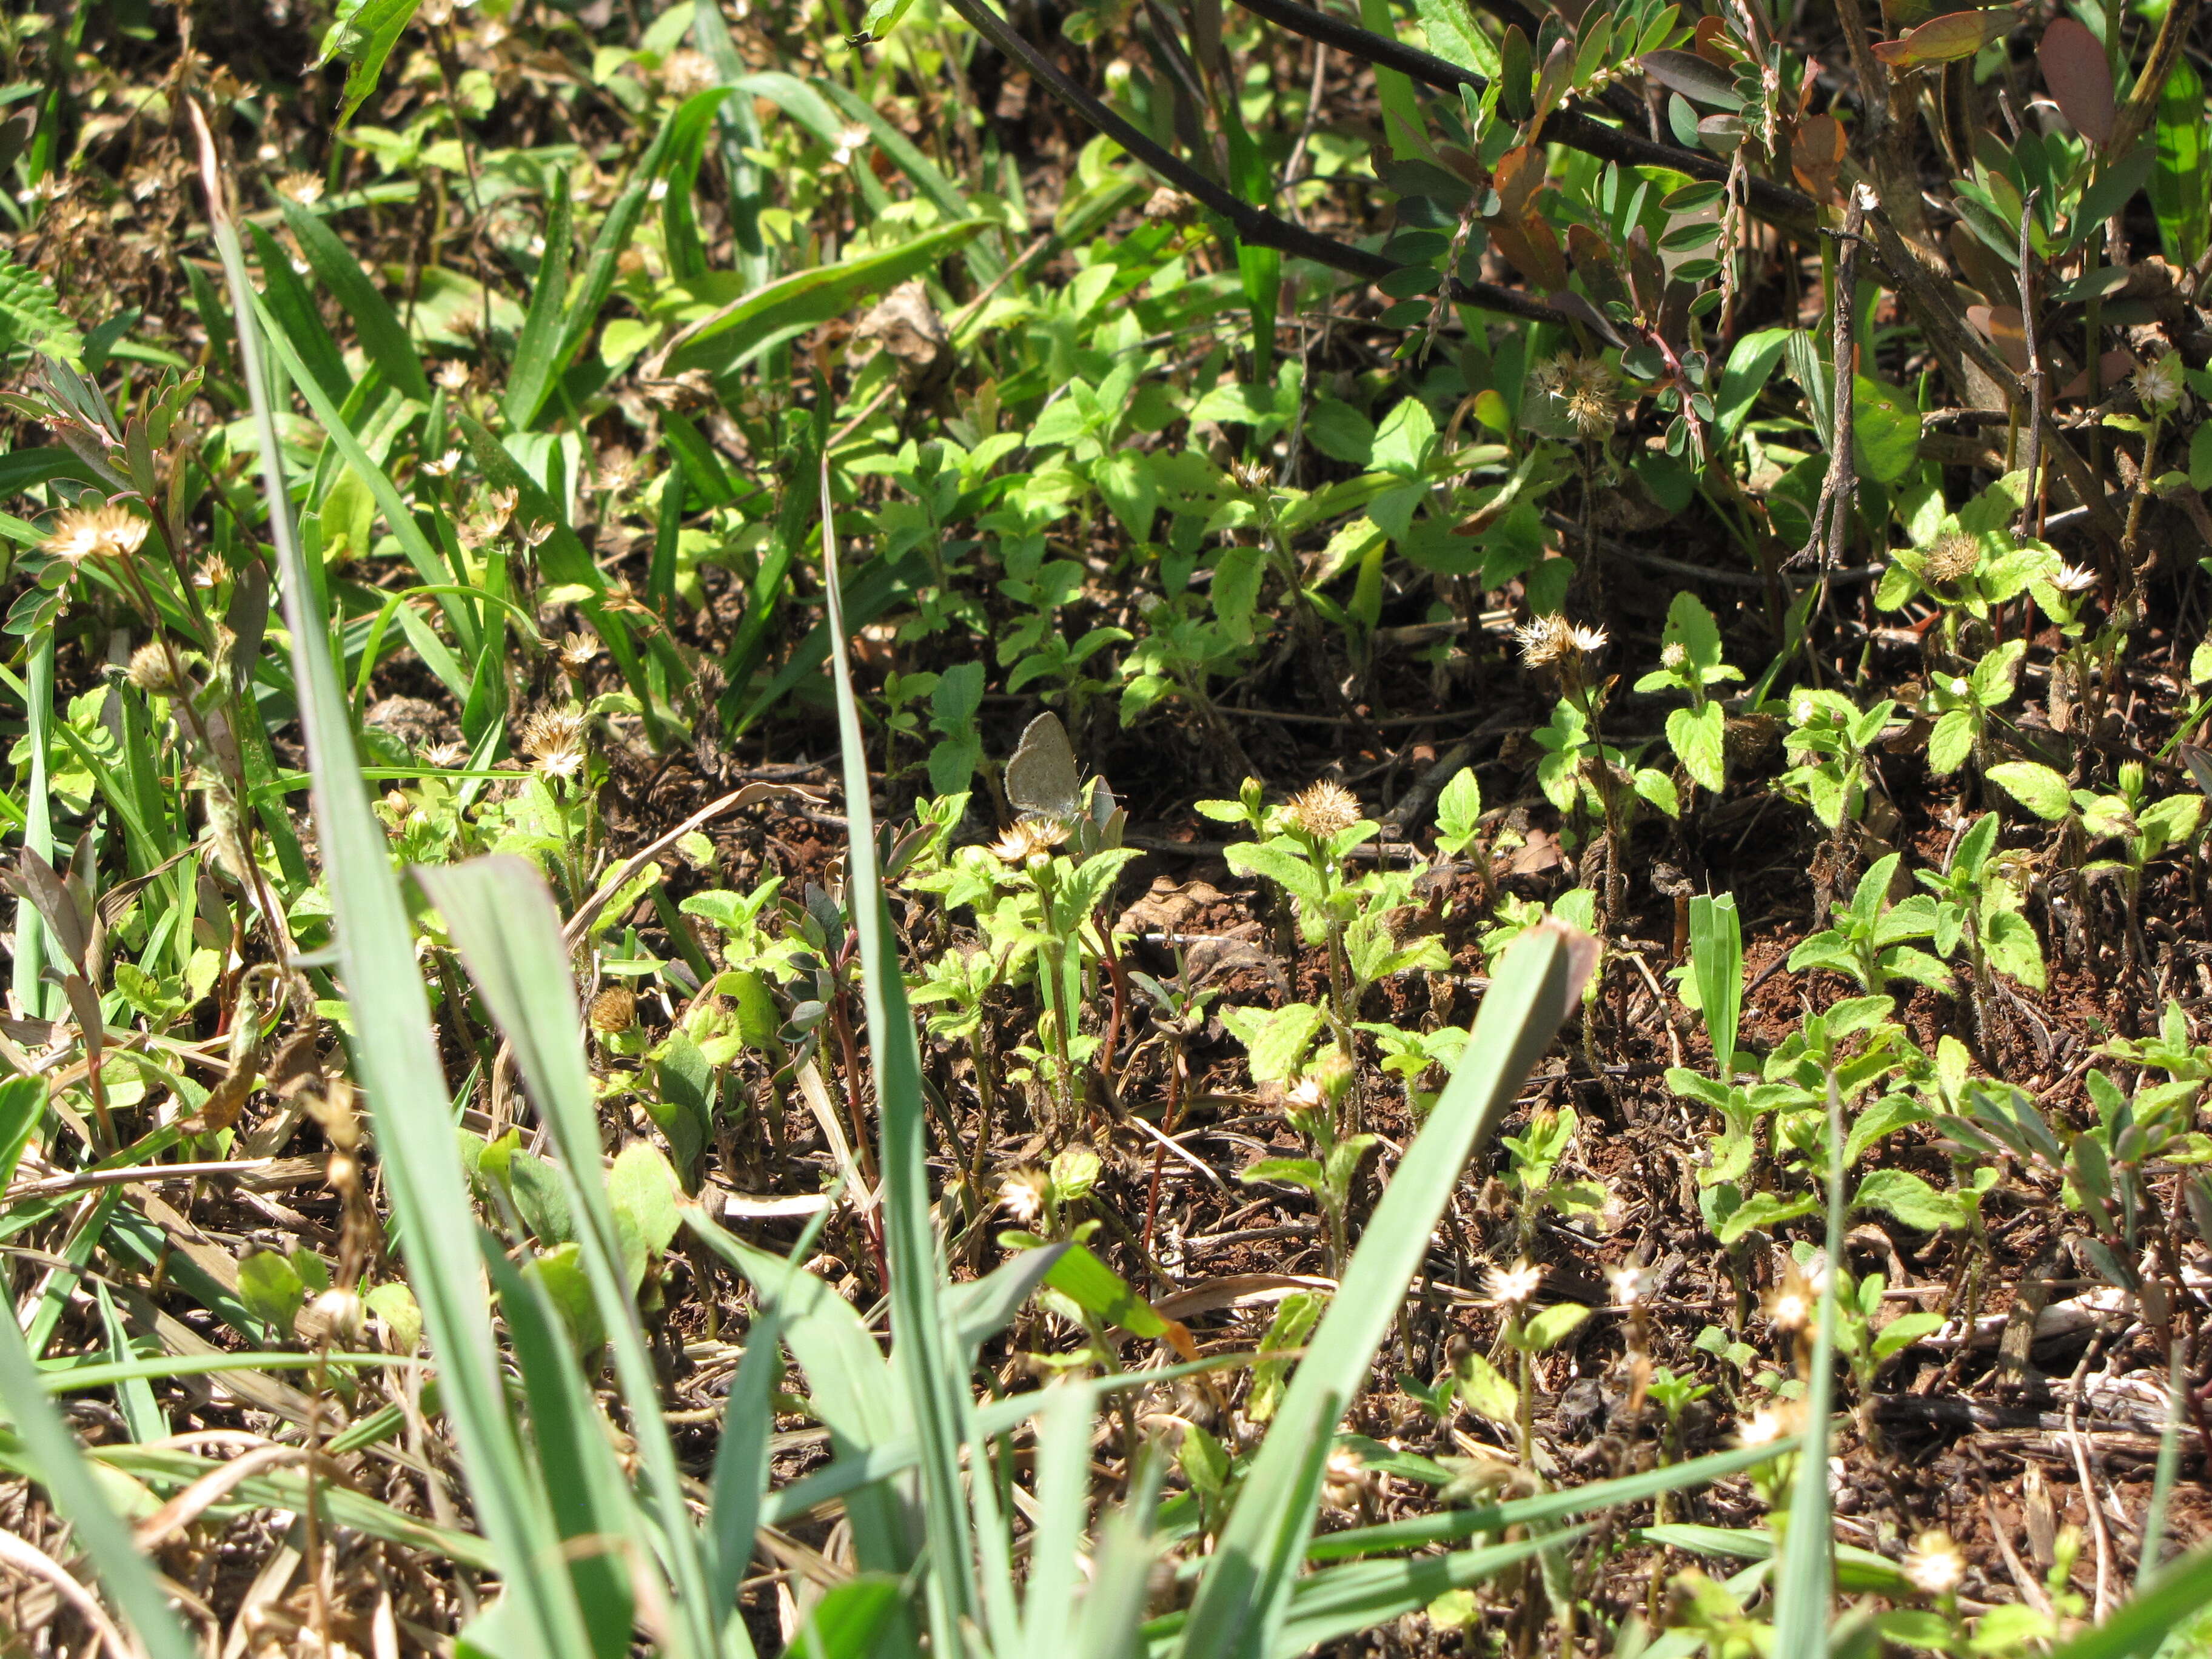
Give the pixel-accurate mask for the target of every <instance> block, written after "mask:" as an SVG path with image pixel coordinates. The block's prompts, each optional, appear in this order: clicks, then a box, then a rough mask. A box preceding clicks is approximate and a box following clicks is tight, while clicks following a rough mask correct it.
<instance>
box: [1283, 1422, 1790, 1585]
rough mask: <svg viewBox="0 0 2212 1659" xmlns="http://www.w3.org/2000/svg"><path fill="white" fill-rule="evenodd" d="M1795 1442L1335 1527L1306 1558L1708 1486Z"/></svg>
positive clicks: (1371, 1551) (1413, 1543)
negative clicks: (1479, 1504) (1481, 1504)
mask: <svg viewBox="0 0 2212 1659" xmlns="http://www.w3.org/2000/svg"><path fill="white" fill-rule="evenodd" d="M1796 1444H1797V1443H1796V1440H1794V1439H1783V1440H1778V1441H1775V1442H1773V1443H1771V1444H1769V1445H1765V1446H1743V1447H1739V1448H1737V1449H1735V1450H1734V1451H1724V1452H1715V1453H1713V1454H1712V1455H1710V1456H1707V1457H1699V1458H1693V1459H1692V1460H1691V1461H1690V1462H1687V1463H1674V1464H1669V1465H1668V1467H1666V1468H1657V1469H1647V1470H1645V1471H1644V1473H1643V1474H1625V1475H1622V1476H1620V1478H1619V1479H1618V1480H1600V1481H1595V1482H1594V1483H1592V1484H1591V1485H1589V1486H1572V1487H1569V1488H1568V1489H1567V1490H1565V1491H1564V1492H1546V1493H1544V1494H1543V1495H1542V1496H1541V1497H1537V1498H1516V1500H1515V1501H1514V1502H1512V1503H1510V1504H1492V1505H1491V1506H1489V1507H1487V1508H1485V1509H1479V1510H1445V1511H1443V1513H1442V1514H1439V1515H1417V1516H1412V1517H1410V1518H1409V1519H1407V1520H1404V1521H1386V1522H1382V1523H1381V1524H1380V1525H1377V1526H1372V1527H1355V1528H1351V1529H1350V1530H1348V1531H1345V1532H1333V1533H1329V1534H1326V1535H1325V1536H1323V1537H1320V1538H1316V1539H1315V1540H1314V1541H1313V1542H1312V1543H1311V1544H1310V1545H1308V1546H1307V1547H1306V1559H1308V1560H1310V1561H1335V1560H1342V1559H1346V1558H1347V1557H1352V1556H1361V1555H1377V1554H1380V1553H1383V1551H1386V1550H1405V1549H1419V1548H1420V1547H1423V1546H1424V1545H1428V1544H1442V1543H1448V1542H1449V1541H1452V1540H1455V1539H1460V1538H1472V1537H1473V1536H1474V1534H1477V1533H1479V1532H1503V1531H1504V1529H1505V1528H1508V1527H1525V1526H1528V1525H1531V1524H1533V1523H1534V1522H1540V1521H1557V1520H1561V1519H1563V1518H1565V1516H1571V1515H1583V1514H1587V1513H1588V1512H1589V1511H1590V1510H1599V1509H1611V1508H1612V1507H1613V1505H1615V1504H1635V1503H1640V1502H1642V1501H1643V1500H1644V1498H1656V1497H1657V1496H1658V1495H1659V1494H1660V1493H1661V1492H1679V1491H1680V1490H1681V1489H1682V1488H1683V1487H1685V1486H1703V1485H1704V1484H1705V1482H1707V1481H1709V1480H1721V1479H1723V1477H1725V1476H1727V1475H1731V1474H1741V1472H1742V1471H1743V1470H1745V1469H1748V1468H1757V1467H1758V1466H1759V1464H1761V1463H1771V1462H1773V1461H1774V1460H1775V1459H1776V1458H1777V1457H1779V1456H1782V1455H1784V1454H1785V1453H1788V1452H1790V1451H1793V1450H1795V1449H1796Z"/></svg>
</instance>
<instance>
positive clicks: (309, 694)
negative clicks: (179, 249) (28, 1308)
mask: <svg viewBox="0 0 2212 1659" xmlns="http://www.w3.org/2000/svg"><path fill="white" fill-rule="evenodd" d="M192 114H193V116H194V118H195V123H196V125H199V124H200V118H199V112H198V110H197V106H192ZM201 154H202V157H203V161H202V168H203V177H204V182H205V185H206V187H207V192H208V198H209V217H210V222H211V225H212V228H213V230H214V232H215V240H216V247H217V249H218V251H219V252H221V253H222V263H223V270H224V274H225V276H226V277H227V278H228V282H229V284H230V295H231V304H232V306H233V307H234V311H235V313H236V315H237V321H238V346H239V353H240V363H241V368H242V372H243V375H244V379H245V380H246V387H247V390H248V392H249V393H250V394H251V396H252V399H253V412H254V423H255V427H256V429H257V432H258V438H259V443H260V450H261V465H262V477H263V486H264V495H265V496H266V498H267V501H268V507H269V527H270V538H271V539H272V540H273V541H274V543H275V544H276V559H277V565H278V569H279V572H280V574H281V575H282V577H283V593H282V598H283V612H284V622H285V626H286V627H287V629H289V631H290V633H291V636H292V653H293V661H292V669H293V678H294V681H295V684H296V685H297V687H298V689H299V695H300V721H301V726H302V728H303V730H304V732H305V735H306V738H307V753H308V757H309V760H310V763H311V769H312V771H313V793H312V799H313V808H314V816H315V823H316V825H317V827H318V829H319V831H320V837H321V843H322V854H323V866H324V869H325V872H326V874H327V876H328V879H329V883H330V890H331V904H332V908H333V909H334V911H335V913H336V921H337V948H338V958H339V962H340V964H341V966H342V969H343V975H344V983H345V989H346V991H347V993H348V995H349V1000H350V1004H351V1011H352V1017H353V1021H354V1029H355V1031H356V1034H357V1039H358V1040H357V1041H356V1043H355V1045H354V1055H353V1057H354V1060H355V1064H356V1071H357V1074H358V1075H359V1077H360V1078H361V1079H362V1084H363V1085H364V1089H365V1092H366V1093H367V1095H368V1104H369V1110H370V1115H371V1119H372V1121H373V1123H374V1129H375V1137H376V1145H377V1151H378V1153H379V1164H380V1169H381V1171H382V1173H383V1176H384V1179H385V1182H386V1188H387V1189H388V1191H389V1192H390V1194H391V1198H392V1208H393V1211H394V1212H395V1214H396V1216H397V1218H398V1223H399V1228H400V1245H401V1250H402V1253H403V1255H404V1257H405V1260H406V1262H407V1266H408V1268H409V1275H408V1276H409V1282H410V1286H411V1288H412V1289H413V1291H414V1292H415V1297H416V1302H417V1303H419V1304H421V1306H422V1318H423V1324H424V1326H425V1328H427V1329H428V1332H429V1334H430V1339H431V1346H432V1350H433V1352H435V1354H436V1356H437V1358H438V1362H439V1388H440V1395H441V1400H442V1401H443V1403H444V1407H445V1415H446V1419H447V1422H448V1423H449V1424H450V1425H452V1427H453V1433H454V1437H455V1438H456V1439H457V1440H458V1441H459V1444H460V1448H461V1451H462V1455H463V1457H464V1458H465V1461H466V1463H467V1467H468V1472H469V1485H470V1492H471V1496H472V1497H473V1498H474V1500H475V1504H476V1510H477V1522H478V1523H479V1525H481V1526H482V1527H483V1531H484V1534H485V1535H486V1537H487V1538H488V1539H489V1541H491V1543H492V1546H493V1547H494V1549H495V1551H496V1552H497V1554H498V1557H499V1561H500V1570H501V1577H502V1578H503V1579H504V1581H505V1583H506V1587H507V1589H506V1597H505V1600H506V1601H507V1604H510V1605H511V1606H513V1607H514V1608H515V1609H516V1612H517V1615H518V1616H517V1618H516V1620H515V1622H514V1625H513V1634H514V1637H515V1640H516V1652H517V1654H518V1655H520V1656H526V1659H557V1656H562V1655H566V1654H574V1653H578V1652H580V1651H582V1650H583V1649H584V1646H585V1637H584V1628H583V1622H582V1617H581V1614H580V1611H579V1610H578V1608H577V1606H576V1602H575V1597H574V1594H573V1593H572V1592H571V1591H570V1589H569V1588H568V1575H567V1574H565V1573H563V1572H561V1571H557V1570H556V1564H557V1563H558V1561H559V1559H560V1541H559V1539H558V1537H557V1536H556V1534H555V1533H554V1531H553V1529H552V1528H551V1527H550V1524H549V1523H548V1522H547V1520H546V1518H545V1515H544V1507H543V1504H541V1503H540V1502H539V1501H538V1493H537V1492H536V1489H535V1486H534V1483H533V1482H532V1480H531V1479H530V1475H529V1471H528V1468H527V1466H526V1463H525V1462H524V1460H523V1455H522V1448H521V1446H520V1443H519V1442H518V1441H517V1439H516V1437H515V1434H514V1427H513V1420H512V1419H511V1417H510V1415H509V1413H508V1409H507V1395H506V1390H505V1388H504V1386H503V1384H502V1383H501V1376H500V1368H499V1359H498V1350H497V1347H496V1346H495V1343H494V1340H493V1337H492V1328H491V1312H490V1308H489V1304H488V1302H487V1299H486V1297H485V1295H484V1288H483V1276H482V1273H481V1271H480V1269H479V1267H478V1266H477V1249H476V1236H477V1225H476V1219H475V1212H474V1209H473V1207H472V1206H471V1202H470V1199H469V1192H468V1188H467V1186H466V1184H465V1182H463V1180H462V1178H461V1170H460V1164H459V1158H458V1157H457V1156H456V1155H455V1152H454V1146H453V1107H452V1103H451V1100H450V1097H448V1095H447V1091H446V1079H445V1073H444V1068H443V1066H441V1063H440V1060H439V1057H438V1047H437V1038H436V1036H435V1031H434V1029H433V1027H432V1024H431V1021H430V1006H429V1001H428V997H427V996H426V995H425V994H424V993H423V989H422V976H421V974H420V972H419V971H418V970H417V969H416V963H415V944H414V938H413V934H412V932H411V930H410V927H409V926H408V921H407V908H406V904H405V902H404V900H403V899H402V898H401V896H400V892H399V882H398V877H397V876H395V875H394V874H393V872H392V854H391V851H390V848H389V847H388V845H387V843H386V840H385V836H384V831H383V829H382V828H381V827H380V825H379V824H378V823H377V821H376V818H375V816H374V813H373V812H372V811H370V809H369V802H368V789H367V787H365V786H364V785H363V783H362V779H361V776H360V775H359V771H358V767H359V763H360V757H358V756H357V755H356V753H355V752H354V748H353V742H352V736H351V732H350V731H349V726H348V724H347V719H348V711H347V707H346V699H345V691H344V688H343V686H341V685H340V684H339V683H338V677H337V666H336V665H335V664H334V663H332V662H331V658H330V655H329V653H328V650H327V648H326V647H325V634H324V625H325V624H324V618H322V617H319V616H316V615H313V614H312V613H311V612H310V611H309V610H308V608H307V602H308V595H309V594H310V593H312V592H313V586H312V585H311V583H310V581H309V578H308V574H307V566H306V562H305V560H304V559H303V558H302V556H301V550H300V544H299V538H298V537H297V536H296V535H295V533H294V530H293V526H292V514H291V496H290V492H289V486H288V484H287V482H286V479H285V476H284V461H283V447H282V445H281V444H280V442H279V441H278V438H277V434H276V412H275V410H273V409H272V408H271V407H270V404H269V401H268V399H267V397H266V396H265V393H264V386H266V381H265V380H264V378H263V374H262V368H261V361H260V356H261V354H260V340H259V330H258V326H257V325H256V319H257V313H256V309H255V307H254V303H253V294H252V284H251V283H249V282H248V281H247V279H246V260H245V257H244V255H243V253H242V252H240V249H239V246H238V236H237V232H236V230H235V229H234V226H233V223H232V220H231V216H230V211H229V208H228V202H227V199H226V196H225V192H224V187H223V185H222V179H221V177H220V174H219V173H218V172H217V163H216V160H215V148H214V143H213V141H212V139H210V138H209V137H207V135H206V133H205V131H204V125H203V130H202V132H201Z"/></svg>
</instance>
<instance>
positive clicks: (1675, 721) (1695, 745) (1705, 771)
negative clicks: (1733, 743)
mask: <svg viewBox="0 0 2212 1659" xmlns="http://www.w3.org/2000/svg"><path fill="white" fill-rule="evenodd" d="M1667 743H1668V746H1669V747H1670V748H1672V749H1673V750H1674V754H1675V757H1676V758H1677V759H1679V760H1680V762H1681V763H1682V769H1683V770H1684V771H1685V772H1686V773H1688V774H1689V775H1690V781H1691V782H1692V783H1694V784H1696V785H1698V786H1699V787H1700V788H1705V789H1710V790H1712V791H1713V792H1714V793H1719V792H1720V791H1721V790H1722V789H1723V788H1725V787H1727V786H1728V714H1727V711H1726V710H1724V709H1723V708H1722V707H1721V705H1720V704H1719V703H1717V702H1709V703H1707V704H1705V706H1704V707H1703V708H1677V709H1674V710H1672V711H1670V712H1669V713H1668V716H1667Z"/></svg>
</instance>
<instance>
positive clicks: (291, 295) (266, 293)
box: [250, 225, 353, 404]
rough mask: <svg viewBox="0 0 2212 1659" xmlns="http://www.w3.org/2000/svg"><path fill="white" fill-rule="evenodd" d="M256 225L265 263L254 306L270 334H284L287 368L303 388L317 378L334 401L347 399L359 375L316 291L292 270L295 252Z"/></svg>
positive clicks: (318, 385)
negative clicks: (347, 358)
mask: <svg viewBox="0 0 2212 1659" xmlns="http://www.w3.org/2000/svg"><path fill="white" fill-rule="evenodd" d="M250 228H251V230H252V234H253V251H254V254H255V257H256V259H257V261H258V263H259V264H260V266H261V282H262V292H261V293H260V294H259V295H256V296H255V300H254V306H255V308H256V309H257V310H258V311H259V312H260V313H261V314H262V316H263V318H264V325H265V326H268V328H269V331H270V337H272V338H282V339H283V341H284V343H286V344H287V345H289V347H290V348H291V358H290V361H289V362H287V363H286V365H285V370H284V372H285V373H286V374H289V375H291V376H292V378H293V379H294V380H295V381H297V382H298V383H299V385H300V387H301V390H302V391H305V390H306V389H307V384H308V382H310V381H312V382H313V384H314V386H315V388H316V390H317V391H319V392H321V393H322V394H323V396H325V398H329V399H330V400H331V402H332V403H333V404H342V403H343V402H344V401H345V400H346V398H347V397H348V396H349V394H350V393H351V392H352V391H353V376H352V375H351V374H349V373H347V371H346V366H345V356H344V355H343V353H342V352H340V351H339V350H338V343H337V341H336V340H333V339H332V338H331V331H330V330H329V329H328V328H326V327H325V326H324V325H323V318H322V313H320V312H319V311H317V310H316V309H315V296H314V295H313V294H312V293H311V292H309V291H308V288H307V284H306V283H303V282H301V280H300V274H299V272H297V271H295V270H293V269H292V256H291V255H290V254H289V253H287V252H285V251H284V248H283V244H282V243H280V242H278V241H277V240H276V238H275V237H274V236H271V235H270V234H269V233H268V232H267V231H265V230H264V229H262V228H261V227H260V226H258V225H254V226H252V227H250ZM295 364H296V365H297V367H295V366H294V365H295Z"/></svg>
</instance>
